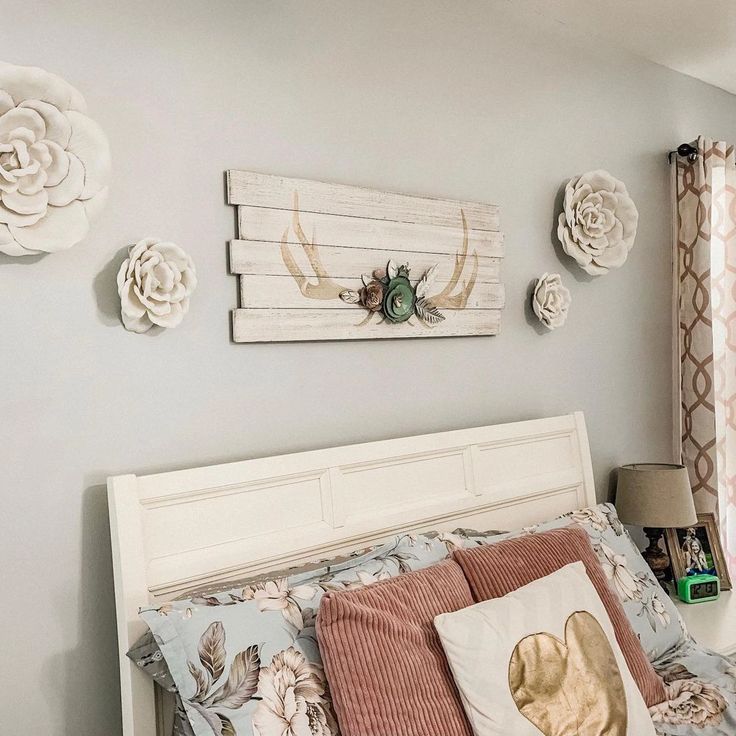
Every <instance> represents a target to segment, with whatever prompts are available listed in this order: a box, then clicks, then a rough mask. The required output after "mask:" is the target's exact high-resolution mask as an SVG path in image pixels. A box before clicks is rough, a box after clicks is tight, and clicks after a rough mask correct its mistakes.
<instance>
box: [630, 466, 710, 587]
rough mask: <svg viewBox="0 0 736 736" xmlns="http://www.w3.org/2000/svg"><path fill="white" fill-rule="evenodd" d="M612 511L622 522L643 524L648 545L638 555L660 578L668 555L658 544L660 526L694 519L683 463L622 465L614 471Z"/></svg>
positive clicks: (661, 527)
mask: <svg viewBox="0 0 736 736" xmlns="http://www.w3.org/2000/svg"><path fill="white" fill-rule="evenodd" d="M616 511H617V512H618V516H619V519H621V521H622V522H623V523H624V524H632V525H635V526H642V527H644V533H645V534H646V535H647V538H648V539H649V546H648V547H647V548H646V550H644V552H642V555H643V557H644V559H645V560H646V561H647V564H648V565H649V567H651V568H652V572H653V573H654V575H655V576H656V578H657V580H659V581H660V582H663V581H664V580H665V577H666V573H667V570H668V569H669V567H670V558H669V556H668V555H667V552H666V551H665V550H664V549H662V547H660V545H659V540H660V539H661V538H662V530H663V529H664V528H665V527H671V528H678V527H685V526H690V525H691V524H695V523H696V522H697V520H698V516H697V514H696V512H695V503H694V502H693V492H692V489H691V488H690V479H689V478H688V474H687V470H686V469H685V466H684V465H666V464H663V463H636V464H634V465H623V466H622V467H620V468H619V471H618V485H617V487H616Z"/></svg>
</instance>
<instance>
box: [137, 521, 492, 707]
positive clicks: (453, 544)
mask: <svg viewBox="0 0 736 736" xmlns="http://www.w3.org/2000/svg"><path fill="white" fill-rule="evenodd" d="M495 534H503V532H500V531H495V530H489V531H485V532H479V531H475V530H474V529H455V530H454V531H452V532H436V531H431V532H427V533H426V534H423V535H419V536H417V535H399V536H397V537H393V538H391V539H390V540H389V541H387V542H385V543H383V544H380V545H375V546H373V547H367V548H365V549H363V550H360V551H357V552H353V553H351V554H348V555H340V556H338V557H332V558H329V559H324V560H319V561H318V562H310V563H306V564H304V565H296V566H292V567H288V568H285V569H283V570H279V571H278V572H270V573H266V574H264V575H259V576H257V577H253V576H252V575H251V576H249V577H247V578H244V579H241V580H229V581H227V584H225V583H222V582H221V583H219V584H213V585H210V586H207V587H206V588H200V589H198V590H194V591H190V592H188V593H185V594H183V595H181V596H179V597H178V598H177V600H191V601H192V602H195V603H198V604H202V605H219V600H218V596H222V595H224V596H226V597H227V596H228V595H229V594H230V592H237V591H235V590H234V589H236V588H244V589H245V588H249V587H253V586H254V585H256V584H257V583H265V582H267V581H269V580H271V581H273V580H279V579H281V578H289V579H292V580H293V578H294V577H295V576H297V575H299V576H301V575H302V573H306V572H309V573H311V575H310V576H308V577H319V578H320V579H322V580H323V581H325V584H326V585H329V578H330V575H331V574H332V573H335V572H339V571H343V570H355V573H356V576H357V577H355V578H354V579H353V580H352V581H350V584H351V585H354V586H359V585H360V584H361V577H360V571H361V570H362V569H363V567H364V565H365V564H366V563H368V562H370V561H371V560H375V559H387V560H388V561H390V560H391V558H392V557H393V558H394V559H395V560H396V564H397V566H398V567H399V570H398V572H402V571H405V570H417V569H420V568H422V567H425V566H426V565H428V564H432V563H433V562H435V561H437V560H438V559H445V558H446V557H448V556H449V554H450V552H452V551H454V550H456V549H462V548H464V547H476V546H478V545H480V544H485V543H486V541H487V539H488V537H490V536H493V535H495ZM402 540H403V541H402ZM434 540H437V541H438V542H441V543H442V544H444V545H445V549H443V548H442V547H441V546H439V545H437V544H436V543H435V541H434ZM396 545H399V548H398V549H397V548H396ZM401 548H405V549H404V551H402V549H401ZM406 548H413V549H412V550H411V551H410V552H409V551H407V549H406ZM364 572H365V571H364ZM390 574H391V570H389V569H384V570H382V571H381V572H379V573H378V575H379V576H383V577H386V576H389V575H390ZM362 579H363V580H364V581H365V582H372V578H371V577H370V575H366V574H363V576H362ZM339 582H341V583H345V582H346V578H345V576H342V578H341V581H339ZM223 586H224V587H223ZM127 656H128V657H129V658H130V659H131V660H132V661H133V662H135V664H136V665H137V666H138V667H140V669H142V670H143V672H145V673H146V674H147V675H148V676H149V677H150V678H152V679H153V680H154V681H155V682H156V683H157V684H158V685H160V686H161V687H162V688H163V689H164V690H168V691H169V692H172V693H176V692H177V688H176V683H175V682H174V679H173V678H172V677H171V674H170V672H169V668H168V666H167V664H166V660H165V659H164V657H163V655H162V654H161V649H160V648H159V646H158V643H157V642H156V640H155V638H154V637H153V634H151V632H150V631H147V632H146V633H145V634H143V635H142V636H141V637H140V638H139V639H138V640H137V641H136V643H135V644H133V646H132V647H131V648H130V649H129V650H128V652H127ZM180 710H182V711H183V706H182V708H181V709H180Z"/></svg>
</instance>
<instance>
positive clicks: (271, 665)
mask: <svg viewBox="0 0 736 736" xmlns="http://www.w3.org/2000/svg"><path fill="white" fill-rule="evenodd" d="M483 539H485V537H483ZM479 543H481V535H479V536H478V537H476V538H475V539H474V540H472V541H471V540H468V539H467V538H466V536H465V535H464V534H463V532H462V531H461V530H458V531H457V532H453V533H451V534H448V533H445V534H428V535H412V534H405V535H401V536H398V537H395V538H393V539H392V540H391V541H389V542H387V543H386V544H383V545H381V546H379V547H377V548H375V549H373V550H371V551H369V552H368V553H367V554H365V555H362V556H360V557H357V558H353V559H349V560H347V561H345V562H342V563H340V564H337V565H334V566H327V567H323V568H320V569H318V570H311V571H309V572H304V573H300V574H296V575H292V576H289V577H283V578H276V579H271V580H263V581H260V582H256V583H253V584H249V585H245V586H244V587H242V588H240V587H239V588H234V589H231V590H228V591H224V592H219V593H213V594H210V595H204V596H201V595H200V596H194V597H191V598H188V599H185V600H178V601H172V602H170V603H166V604H165V605H163V606H161V607H159V608H148V609H142V610H141V613H140V615H141V618H143V620H144V621H145V622H146V624H147V625H148V626H149V628H150V630H151V632H152V633H153V636H154V639H155V641H156V644H157V645H158V647H159V648H160V651H161V653H162V655H163V658H164V660H165V662H166V665H167V669H168V671H169V673H170V677H171V678H172V679H173V684H174V687H175V690H176V691H177V692H178V694H179V696H180V698H181V705H182V706H183V709H184V711H185V713H186V716H187V718H188V720H189V724H190V725H191V731H192V732H193V733H194V734H195V736H212V734H216V735H217V736H234V735H235V734H238V736H247V734H253V735H254V736H282V735H283V734H294V735H295V736H296V735H297V734H298V736H310V735H311V734H313V735H314V736H332V735H334V734H337V733H338V731H337V724H336V721H335V717H334V714H333V710H332V703H331V700H330V695H329V692H328V689H327V682H326V680H325V676H324V673H323V670H322V660H321V657H320V653H319V648H318V646H317V640H316V632H315V620H316V612H317V609H318V607H319V603H320V600H321V598H322V596H323V594H324V593H325V592H326V591H328V590H346V589H351V588H356V587H361V586H363V585H369V584H371V583H373V582H375V581H377V580H384V579H387V578H390V577H394V576H396V575H399V574H400V573H403V572H407V571H409V570H419V569H422V568H424V567H427V566H429V565H432V564H434V563H436V562H439V561H441V560H443V559H446V558H447V557H448V555H449V553H450V552H451V551H452V549H455V548H457V547H458V546H468V545H470V546H472V545H475V544H479ZM157 679H158V681H159V682H160V684H162V685H163V686H166V684H165V682H163V681H162V680H163V678H162V677H159V678H157ZM169 689H171V688H169Z"/></svg>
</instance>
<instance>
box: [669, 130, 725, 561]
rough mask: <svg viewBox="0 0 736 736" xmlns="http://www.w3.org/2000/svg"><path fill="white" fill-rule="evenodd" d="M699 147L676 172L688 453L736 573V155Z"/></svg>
mask: <svg viewBox="0 0 736 736" xmlns="http://www.w3.org/2000/svg"><path fill="white" fill-rule="evenodd" d="M697 149H698V157H697V159H696V160H695V161H694V162H690V161H688V160H687V159H685V158H683V157H680V156H678V157H677V159H678V160H677V176H676V181H677V221H676V229H677V253H678V275H679V282H678V284H677V288H678V302H679V350H680V407H681V437H682V445H681V454H682V462H683V463H684V464H685V465H686V466H687V468H688V471H689V472H690V481H691V483H692V487H693V494H694V496H695V505H696V507H697V508H698V510H700V511H715V512H716V513H717V514H718V518H719V522H720V523H719V526H720V530H721V536H722V540H723V547H724V551H725V553H726V558H727V564H728V566H729V568H730V570H731V572H732V574H736V160H735V159H734V147H733V146H730V145H726V144H725V143H723V142H721V141H712V140H710V139H708V138H702V137H701V138H699V139H698V141H697Z"/></svg>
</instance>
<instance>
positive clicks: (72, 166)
mask: <svg viewBox="0 0 736 736" xmlns="http://www.w3.org/2000/svg"><path fill="white" fill-rule="evenodd" d="M86 113H87V106H86V104H85V102H84V98H83V97H82V95H81V94H80V93H79V92H78V91H77V90H76V89H74V87H72V86H71V85H70V84H68V83H67V82H65V81H64V80H63V79H61V78H60V77H57V76H56V75H54V74H50V73H49V72H46V71H44V70H43V69H38V68H36V67H25V66H14V65H12V64H6V63H3V62H0V252H2V253H5V254H7V255H11V256H26V255H32V254H38V253H51V252H54V251H60V250H65V249H67V248H71V246H73V245H75V244H76V243H78V242H79V241H80V240H82V239H83V238H84V237H85V236H86V235H87V231H88V229H89V221H90V219H91V218H92V217H93V216H94V215H95V214H96V212H97V211H98V210H99V209H100V208H101V206H102V205H103V203H104V201H105V197H106V195H107V184H108V179H109V176H110V149H109V145H108V142H107V138H106V137H105V134H104V133H103V131H102V129H101V128H100V126H99V125H98V124H97V123H96V122H94V121H93V120H92V119H90V118H89V117H87V114H86Z"/></svg>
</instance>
